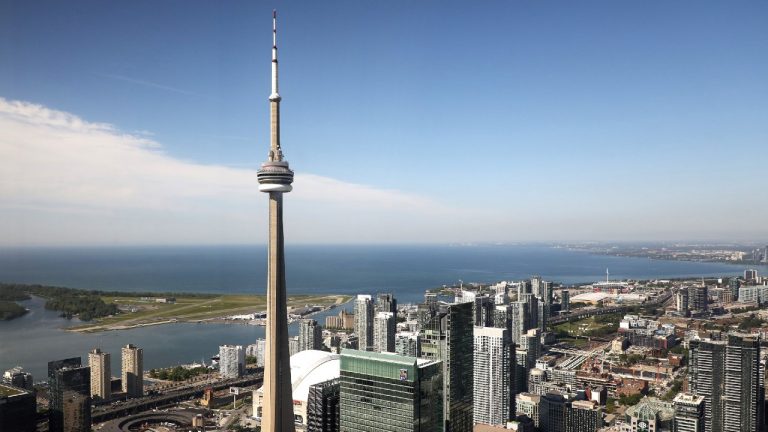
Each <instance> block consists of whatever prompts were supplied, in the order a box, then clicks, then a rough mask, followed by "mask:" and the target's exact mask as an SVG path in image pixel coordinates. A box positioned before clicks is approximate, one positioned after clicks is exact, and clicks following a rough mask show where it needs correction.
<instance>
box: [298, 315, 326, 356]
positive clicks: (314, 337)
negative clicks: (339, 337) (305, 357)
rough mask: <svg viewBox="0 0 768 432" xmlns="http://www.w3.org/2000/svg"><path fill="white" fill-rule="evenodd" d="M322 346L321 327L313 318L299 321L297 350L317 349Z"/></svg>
mask: <svg viewBox="0 0 768 432" xmlns="http://www.w3.org/2000/svg"><path fill="white" fill-rule="evenodd" d="M322 346H323V328H322V327H320V324H318V323H317V321H315V320H313V319H304V320H301V322H300V323H299V351H304V350H319V349H320V348H322Z"/></svg>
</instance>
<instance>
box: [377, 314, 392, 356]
mask: <svg viewBox="0 0 768 432" xmlns="http://www.w3.org/2000/svg"><path fill="white" fill-rule="evenodd" d="M396 331H397V327H396V325H395V316H394V314H393V313H392V312H377V313H376V317H375V318H374V319H373V351H377V352H395V332H396Z"/></svg>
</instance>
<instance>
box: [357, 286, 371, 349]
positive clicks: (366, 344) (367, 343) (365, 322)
mask: <svg viewBox="0 0 768 432" xmlns="http://www.w3.org/2000/svg"><path fill="white" fill-rule="evenodd" d="M354 332H355V334H356V335H357V347H358V348H359V349H360V350H362V351H369V350H371V349H373V302H372V301H371V296H369V295H363V294H360V295H358V296H357V299H356V300H355V329H354Z"/></svg>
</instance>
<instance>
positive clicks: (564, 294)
mask: <svg viewBox="0 0 768 432" xmlns="http://www.w3.org/2000/svg"><path fill="white" fill-rule="evenodd" d="M560 310H562V311H563V312H568V311H569V310H571V292H570V291H568V290H562V291H560Z"/></svg>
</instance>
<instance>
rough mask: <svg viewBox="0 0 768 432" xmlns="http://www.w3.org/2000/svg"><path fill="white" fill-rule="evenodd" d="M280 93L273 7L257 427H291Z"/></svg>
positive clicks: (286, 182)
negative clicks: (264, 297) (264, 296)
mask: <svg viewBox="0 0 768 432" xmlns="http://www.w3.org/2000/svg"><path fill="white" fill-rule="evenodd" d="M280 100H281V97H280V93H279V92H278V83H277V13H276V12H273V14H272V93H270V95H269V114H270V122H269V123H270V149H269V156H268V160H267V161H266V162H264V163H263V164H261V169H259V171H258V174H257V175H258V179H259V191H261V192H265V193H269V246H268V252H269V253H268V259H267V260H268V264H267V268H268V271H267V329H266V336H267V337H266V340H267V342H266V345H267V347H266V356H265V362H264V363H265V364H264V400H265V401H267V402H266V403H265V405H264V407H262V409H263V415H262V423H261V430H263V431H264V432H276V431H280V432H284V431H290V432H292V431H293V430H294V426H293V400H292V396H291V369H290V360H289V357H290V355H289V347H288V311H287V301H286V293H285V244H284V241H283V193H287V192H290V191H291V190H292V189H293V187H292V186H291V183H293V171H291V169H290V168H289V166H288V161H286V160H284V159H283V149H282V146H281V145H280Z"/></svg>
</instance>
